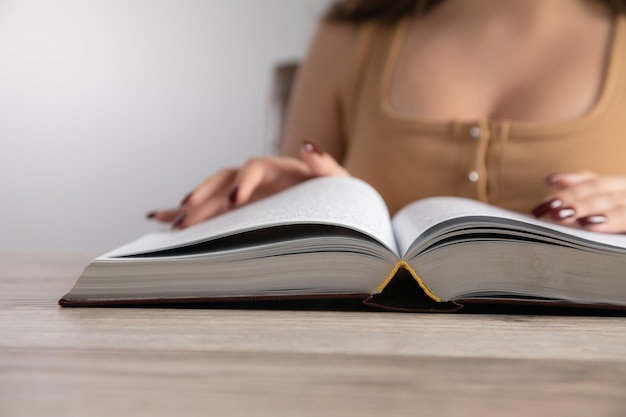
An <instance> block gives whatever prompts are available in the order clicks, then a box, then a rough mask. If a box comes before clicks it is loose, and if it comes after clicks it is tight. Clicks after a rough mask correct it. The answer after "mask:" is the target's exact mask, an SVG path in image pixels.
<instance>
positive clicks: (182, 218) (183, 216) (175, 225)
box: [172, 213, 187, 229]
mask: <svg viewBox="0 0 626 417" xmlns="http://www.w3.org/2000/svg"><path fill="white" fill-rule="evenodd" d="M186 218H187V213H183V214H180V215H179V216H178V217H176V218H175V219H174V221H173V222H172V229H178V227H179V226H180V225H181V224H183V222H184V221H185V219H186Z"/></svg>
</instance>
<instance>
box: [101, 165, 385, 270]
mask: <svg viewBox="0 0 626 417" xmlns="http://www.w3.org/2000/svg"><path fill="white" fill-rule="evenodd" d="M293 224H326V225H336V226H343V227H348V228H351V229H354V230H357V231H359V232H362V233H364V234H366V235H368V236H370V237H373V238H374V239H376V240H378V241H379V242H380V243H381V244H383V245H384V246H386V247H387V248H388V249H389V250H390V251H392V252H394V253H395V254H397V249H396V244H395V239H394V237H393V232H392V230H391V222H390V219H389V212H388V210H387V206H386V205H385V202H384V201H383V199H382V197H380V195H379V194H378V193H377V192H376V190H374V189H373V188H372V187H371V186H370V185H368V184H367V183H365V182H363V181H361V180H358V179H356V178H352V177H322V178H315V179H312V180H309V181H305V182H303V183H301V184H299V185H296V186H294V187H291V188H289V189H287V190H285V191H283V192H280V193H278V194H275V195H273V196H270V197H267V198H265V199H263V200H260V201H257V202H254V203H251V204H249V205H246V206H243V207H241V208H238V209H235V210H232V211H229V212H227V213H224V214H222V215H220V216H217V217H215V218H213V219H210V220H208V221H206V222H203V223H200V224H198V225H196V226H193V227H190V228H187V229H184V230H177V231H174V230H163V231H160V232H154V233H151V234H148V235H146V236H144V237H142V238H139V239H138V240H136V241H134V242H131V243H129V244H127V245H125V246H122V247H120V248H118V249H115V250H113V251H112V252H109V253H107V254H106V255H104V256H102V257H101V259H102V258H111V257H118V256H127V255H134V254H141V253H149V252H154V251H159V250H164V249H170V248H174V247H179V246H184V245H190V244H194V243H198V242H205V241H208V240H213V239H218V238H220V237H224V236H229V235H232V234H235V233H241V232H245V231H250V230H254V229H258V228H265V227H272V226H280V225H293Z"/></svg>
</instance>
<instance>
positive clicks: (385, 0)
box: [324, 0, 626, 23]
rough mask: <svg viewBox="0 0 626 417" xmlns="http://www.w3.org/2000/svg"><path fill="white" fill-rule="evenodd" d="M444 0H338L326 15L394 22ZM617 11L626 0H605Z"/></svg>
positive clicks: (332, 19) (357, 20)
mask: <svg viewBox="0 0 626 417" xmlns="http://www.w3.org/2000/svg"><path fill="white" fill-rule="evenodd" d="M442 1H443V0H337V1H335V2H334V3H333V4H332V5H331V6H330V8H329V9H328V10H327V11H326V14H325V15H324V20H326V21H328V22H346V23H361V22H365V21H368V20H379V21H383V22H389V23H393V22H396V21H397V20H399V19H401V18H402V17H404V16H406V15H407V14H410V13H413V12H418V13H424V12H427V11H428V10H430V9H431V8H432V7H434V6H436V5H437V4H439V3H441V2H442ZM603 1H604V2H605V3H606V4H607V5H608V6H609V7H610V8H611V9H612V10H613V11H614V12H615V13H624V12H625V11H626V0H603Z"/></svg>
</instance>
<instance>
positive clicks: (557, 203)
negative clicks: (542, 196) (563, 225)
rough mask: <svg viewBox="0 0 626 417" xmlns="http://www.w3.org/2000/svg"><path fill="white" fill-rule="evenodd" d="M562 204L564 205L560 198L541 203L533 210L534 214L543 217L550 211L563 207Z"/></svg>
mask: <svg viewBox="0 0 626 417" xmlns="http://www.w3.org/2000/svg"><path fill="white" fill-rule="evenodd" d="M562 205H563V202H562V201H561V200H559V199H558V198H555V199H554V200H550V201H546V202H545V203H541V204H539V205H538V206H537V207H535V208H534V209H533V210H532V214H533V216H535V217H543V216H545V215H546V214H547V213H548V212H550V211H552V210H555V209H557V208H559V207H561V206H562Z"/></svg>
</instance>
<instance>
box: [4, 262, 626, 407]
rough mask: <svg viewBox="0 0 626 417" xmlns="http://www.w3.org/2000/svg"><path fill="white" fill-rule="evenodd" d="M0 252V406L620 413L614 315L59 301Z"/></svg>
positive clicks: (620, 367)
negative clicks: (77, 305)
mask: <svg viewBox="0 0 626 417" xmlns="http://www.w3.org/2000/svg"><path fill="white" fill-rule="evenodd" d="M93 255H94V254H77V253H74V254H69V253H56V254H54V253H26V252H6V251H4V252H0V416H2V417H15V416H25V417H38V416H46V417H47V416H81V417H87V416H107V417H108V416H203V417H205V416H272V417H280V416H290V417H291V416H309V415H311V416H313V415H315V416H341V417H347V416H360V417H363V416H370V415H371V416H374V415H376V416H421V415H424V416H461V415H464V416H525V417H527V416H529V415H530V416H584V417H591V416H593V417H598V416H615V417H617V416H624V415H626V318H624V317H576V316H555V315H552V316H534V315H505V314H500V315H494V314H491V315H488V314H456V315H428V314H403V313H387V312H361V311H343V312H338V311H281V310H278V311H276V310H266V311H262V310H261V311H257V310H215V309H213V310H206V309H104V308H102V309H85V308H83V309H70V308H66V309H64V308H60V307H58V306H57V304H56V301H57V299H58V298H59V297H60V296H61V295H63V294H64V292H65V291H67V290H68V289H69V288H70V286H71V285H72V284H73V282H74V280H75V277H76V276H77V274H78V273H79V272H80V270H81V268H82V267H83V266H84V265H85V263H86V262H87V261H88V260H89V259H90V258H91V257H93Z"/></svg>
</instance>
